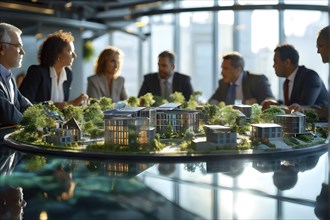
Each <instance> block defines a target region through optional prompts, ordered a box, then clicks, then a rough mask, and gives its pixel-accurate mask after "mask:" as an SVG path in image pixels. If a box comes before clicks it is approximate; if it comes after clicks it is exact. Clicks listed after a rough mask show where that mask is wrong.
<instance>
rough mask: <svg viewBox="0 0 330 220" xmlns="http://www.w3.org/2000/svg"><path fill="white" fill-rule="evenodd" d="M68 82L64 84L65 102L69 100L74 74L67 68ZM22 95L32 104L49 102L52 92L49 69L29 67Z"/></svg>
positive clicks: (35, 66)
mask: <svg viewBox="0 0 330 220" xmlns="http://www.w3.org/2000/svg"><path fill="white" fill-rule="evenodd" d="M65 71H66V76H67V80H66V81H65V82H64V83H63V92H64V101H66V102H67V101H68V100H69V95H70V89H71V83H72V72H71V70H70V69H69V68H65ZM19 89H20V91H21V93H22V94H23V95H24V96H25V97H26V98H28V99H29V100H30V101H31V102H32V103H39V102H44V101H49V100H50V96H51V91H52V78H50V72H49V67H44V66H41V65H32V66H30V67H29V69H28V71H27V74H26V77H25V78H24V80H23V82H22V85H21V86H20V88H19Z"/></svg>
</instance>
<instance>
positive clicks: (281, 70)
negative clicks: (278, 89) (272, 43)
mask: <svg viewBox="0 0 330 220" xmlns="http://www.w3.org/2000/svg"><path fill="white" fill-rule="evenodd" d="M273 67H274V69H275V73H276V75H277V76H278V77H283V78H285V79H286V80H285V82H284V84H283V94H284V105H285V106H287V107H288V108H289V109H290V106H291V105H293V104H299V105H301V106H310V107H312V106H315V107H318V106H320V107H322V106H327V105H328V99H329V96H328V91H327V89H326V87H325V85H324V83H323V81H322V79H321V78H320V76H319V75H318V74H317V73H316V72H315V71H314V70H312V69H308V68H306V67H305V66H302V65H299V53H298V51H297V50H296V49H295V48H294V47H293V46H292V45H289V44H282V45H279V46H277V47H276V48H275V50H274V65H273ZM267 102H268V100H267V101H265V102H264V103H263V109H265V108H267V107H265V106H266V105H270V104H268V103H267ZM270 102H272V101H270ZM273 104H276V103H273Z"/></svg>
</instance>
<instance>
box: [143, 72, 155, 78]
mask: <svg viewBox="0 0 330 220" xmlns="http://www.w3.org/2000/svg"><path fill="white" fill-rule="evenodd" d="M152 78H158V73H147V74H145V75H144V79H152Z"/></svg>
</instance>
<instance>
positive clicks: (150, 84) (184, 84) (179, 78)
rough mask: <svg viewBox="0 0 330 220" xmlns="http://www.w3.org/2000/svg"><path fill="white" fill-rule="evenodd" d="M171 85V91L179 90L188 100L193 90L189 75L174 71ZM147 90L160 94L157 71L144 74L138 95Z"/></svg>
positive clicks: (143, 93)
mask: <svg viewBox="0 0 330 220" xmlns="http://www.w3.org/2000/svg"><path fill="white" fill-rule="evenodd" d="M172 85H173V87H172V91H173V92H181V93H182V94H183V96H184V97H185V99H186V100H189V99H190V96H191V95H192V94H193V92H194V91H193V88H192V85H191V83H190V77H189V76H187V75H184V74H181V73H178V72H175V73H174V75H173V83H172ZM148 92H150V93H152V94H153V95H154V96H161V89H160V82H159V78H158V73H149V74H147V75H145V76H144V81H143V84H142V86H141V89H140V92H139V95H138V97H140V96H143V95H145V94H146V93H148Z"/></svg>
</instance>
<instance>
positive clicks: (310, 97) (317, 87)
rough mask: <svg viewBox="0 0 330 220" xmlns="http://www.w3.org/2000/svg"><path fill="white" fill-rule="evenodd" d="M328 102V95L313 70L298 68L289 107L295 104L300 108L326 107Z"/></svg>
mask: <svg viewBox="0 0 330 220" xmlns="http://www.w3.org/2000/svg"><path fill="white" fill-rule="evenodd" d="M328 102H329V94H328V91H327V89H326V88H325V85H324V83H323V81H322V79H321V78H320V76H319V75H318V74H317V73H316V72H315V71H314V70H311V69H308V68H306V67H305V66H299V69H298V71H297V74H296V77H295V78H294V82H293V88H292V92H291V96H290V100H289V105H291V104H293V103H297V104H299V105H302V106H304V105H318V106H326V105H328Z"/></svg>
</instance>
